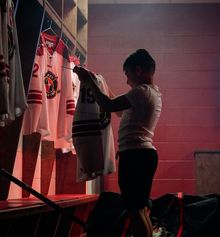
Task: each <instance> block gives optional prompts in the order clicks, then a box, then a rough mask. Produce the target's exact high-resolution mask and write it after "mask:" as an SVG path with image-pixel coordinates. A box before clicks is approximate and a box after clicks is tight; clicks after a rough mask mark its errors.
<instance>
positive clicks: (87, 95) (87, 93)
mask: <svg viewBox="0 0 220 237" xmlns="http://www.w3.org/2000/svg"><path fill="white" fill-rule="evenodd" d="M80 92H81V103H83V104H85V103H88V104H94V103H95V98H94V96H93V94H92V91H91V90H90V88H85V87H83V88H82V89H81V90H80Z"/></svg>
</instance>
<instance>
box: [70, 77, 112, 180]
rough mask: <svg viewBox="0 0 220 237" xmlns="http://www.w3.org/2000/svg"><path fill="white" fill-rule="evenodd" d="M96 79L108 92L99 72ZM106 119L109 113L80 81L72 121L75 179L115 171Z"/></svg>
mask: <svg viewBox="0 0 220 237" xmlns="http://www.w3.org/2000/svg"><path fill="white" fill-rule="evenodd" d="M96 78H97V83H98V85H99V87H100V88H101V90H102V91H103V92H104V93H106V94H108V87H107V85H106V83H105V80H104V78H103V77H102V76H101V75H97V77H96ZM110 120H111V114H110V113H106V112H102V111H101V110H100V107H99V106H98V104H97V103H96V101H95V98H94V96H93V94H92V92H91V90H90V88H89V87H88V86H87V85H86V84H84V83H81V85H80V92H79V99H78V101H77V106H76V111H75V114H74V121H73V144H74V147H75V150H76V154H77V158H78V159H77V180H78V181H86V180H92V179H95V178H96V177H97V176H100V175H105V174H109V173H112V172H114V171H115V170H116V167H115V149H114V140H113V132H112V128H111V124H110Z"/></svg>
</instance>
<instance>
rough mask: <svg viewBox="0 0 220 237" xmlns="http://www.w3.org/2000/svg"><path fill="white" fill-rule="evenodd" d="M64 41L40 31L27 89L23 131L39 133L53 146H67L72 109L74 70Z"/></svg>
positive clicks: (73, 108)
mask: <svg viewBox="0 0 220 237" xmlns="http://www.w3.org/2000/svg"><path fill="white" fill-rule="evenodd" d="M70 67H71V65H70V61H69V59H68V51H67V48H66V47H65V45H64V43H63V42H62V41H61V40H59V39H58V38H57V37H56V36H52V35H49V34H46V33H41V39H40V44H39V47H38V50H37V55H36V57H35V63H34V69H33V73H32V78H31V81H30V85H29V91H28V109H27V110H26V112H25V116H24V122H23V133H24V134H31V133H34V132H39V133H40V134H41V137H42V140H48V141H54V144H55V148H65V147H66V148H69V147H70V146H71V145H70V142H69V140H68V139H69V138H70V137H71V124H72V120H73V114H74V110H75V101H74V95H73V91H74V85H73V80H72V76H73V72H72V70H70V69H69V68H70Z"/></svg>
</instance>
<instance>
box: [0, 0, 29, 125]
mask: <svg viewBox="0 0 220 237" xmlns="http://www.w3.org/2000/svg"><path fill="white" fill-rule="evenodd" d="M0 96H1V98H0V126H5V125H7V124H8V123H10V122H11V121H13V120H14V119H15V118H16V117H18V116H20V115H21V114H22V113H23V112H24V110H25V109H26V107H27V104H26V96H25V91H24V86H23V77H22V71H21V62H20V54H19V46H18V39H17V29H16V23H15V17H14V6H13V2H12V0H4V1H1V2H0Z"/></svg>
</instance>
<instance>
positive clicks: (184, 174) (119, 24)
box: [88, 4, 220, 196]
mask: <svg viewBox="0 0 220 237" xmlns="http://www.w3.org/2000/svg"><path fill="white" fill-rule="evenodd" d="M219 12H220V4H216V5H214V4H213V5H209V4H207V5H205V4H203V5H202V4H201V5H200V4H194V5H187V4H185V5H182V4H177V5H175V4H167V5H166V4H165V5H159V4H158V5H153V4H146V5H144V4H143V5H99V6H98V5H93V6H90V9H89V58H88V65H89V67H90V68H91V69H93V70H95V71H97V72H100V73H102V74H103V75H104V76H105V78H106V80H107V82H108V84H109V85H110V87H111V88H112V90H113V91H114V92H115V93H116V94H119V93H122V92H126V91H127V90H128V87H127V86H126V84H125V82H126V78H125V76H124V75H123V72H122V64H123V60H124V59H125V57H126V56H127V55H128V54H129V53H131V52H132V51H134V50H135V49H136V48H142V47H143V48H146V49H148V50H149V51H150V53H152V55H153V56H154V57H155V59H156V62H157V72H156V75H155V82H156V84H158V85H159V86H160V88H161V91H162V93H163V113H162V116H161V119H160V122H159V125H158V127H157V130H156V134H155V139H154V141H155V145H156V146H157V148H158V151H159V160H160V162H159V167H158V170H157V173H156V177H155V181H154V187H153V192H152V196H160V195H162V194H164V193H167V192H176V191H184V192H186V193H191V194H193V193H195V160H194V157H193V152H194V151H195V150H196V149H219V147H220V27H219V22H220V14H219ZM118 124H119V120H118V119H117V118H116V117H114V119H113V126H114V134H115V139H117V129H118ZM106 184H107V186H106V188H107V189H108V190H111V191H117V190H118V186H117V175H116V174H115V175H111V176H109V177H108V178H107V181H106Z"/></svg>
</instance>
